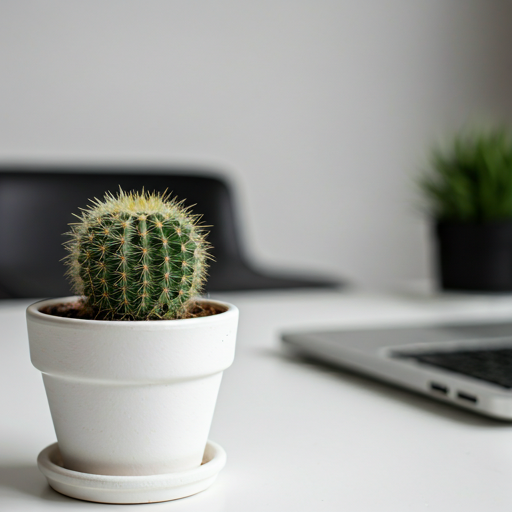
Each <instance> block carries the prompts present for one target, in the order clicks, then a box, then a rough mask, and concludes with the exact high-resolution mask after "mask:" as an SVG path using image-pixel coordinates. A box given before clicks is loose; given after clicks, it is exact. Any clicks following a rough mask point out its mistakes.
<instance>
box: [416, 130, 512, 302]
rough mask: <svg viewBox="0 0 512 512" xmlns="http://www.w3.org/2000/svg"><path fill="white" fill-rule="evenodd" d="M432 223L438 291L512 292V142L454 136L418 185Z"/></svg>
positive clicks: (494, 133) (503, 133) (498, 133)
mask: <svg viewBox="0 0 512 512" xmlns="http://www.w3.org/2000/svg"><path fill="white" fill-rule="evenodd" d="M420 187H421V190H422V192H423V194H424V197H425V198H426V200H427V204H428V209H429V212H430V215H431V216H432V218H433V220H434V223H435V232H436V236H437V260H438V272H439V278H440V284H441V287H442V288H443V289H448V290H466V291H484V292H487V291H489V292H491V291H496V292H499V291H511V290H512V137H511V135H510V133H509V132H508V131H507V130H506V129H503V128H502V129H495V130H490V131H487V132H484V131H482V132H480V133H463V134H461V135H458V136H457V137H456V138H455V139H454V141H453V143H452V144H451V146H450V147H449V148H448V149H444V150H443V149H440V148H436V149H435V150H434V151H433V153H432V158H431V169H430V171H429V172H428V173H426V174H424V175H423V176H422V178H421V180H420Z"/></svg>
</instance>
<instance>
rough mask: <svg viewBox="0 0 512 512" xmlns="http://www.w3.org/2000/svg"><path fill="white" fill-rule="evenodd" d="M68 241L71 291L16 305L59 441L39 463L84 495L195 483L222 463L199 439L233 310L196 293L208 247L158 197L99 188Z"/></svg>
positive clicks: (175, 490) (147, 491)
mask: <svg viewBox="0 0 512 512" xmlns="http://www.w3.org/2000/svg"><path fill="white" fill-rule="evenodd" d="M67 248H68V250H69V256H68V258H67V266H68V274H69V276H70V278H71V280H72V283H73V288H74V291H75V292H76V294H77V295H76V296H74V297H67V298H60V299H51V300H45V301H42V302H38V303H36V304H33V305H32V306H30V307H29V308H28V310H27V323H28V334H29V343H30V354H31V359H32V363H33V364H34V366H35V367H36V368H38V369H39V370H41V372H42V373H43V380H44V384H45V388H46V393H47V396H48V402H49V406H50V410H51V414H52V419H53V422H54V426H55V431H56V435H57V441H58V443H56V444H54V445H52V446H49V447H48V448H46V449H45V450H43V451H42V452H41V454H40V455H39V458H38V464H39V467H40V469H41V470H42V471H43V473H44V474H45V476H46V477H47V479H48V481H49V483H50V485H51V486H52V487H53V488H54V489H56V490H57V491H59V492H61V493H63V494H67V495H69V496H72V497H75V498H80V499H85V500H90V501H100V502H107V503H145V502H151V501H165V500H169V499H175V498H181V497H184V496H188V495H191V494H194V493H196V492H199V491H201V490H204V489H205V488H206V487H208V486H209V485H210V484H211V483H212V482H213V480H214V479H215V477H216V475H217V473H218V472H219V470H220V469H221V468H222V466H223V464H224V461H225V454H224V451H223V450H222V448H221V447H220V446H218V445H216V444H215V443H213V442H211V441H208V439H207V438H208V432H209V429H210V424H211V421H212V417H213V411H214V407H215V402H216V398H217V393H218V390H219V386H220V381H221V378H222V372H223V370H224V369H226V368H227V367H228V366H230V364H231V363H232V361H233V357H234V349H235V338H236V329H237V321H238V310H237V308H236V307H235V306H233V305H231V304H227V303H222V302H218V301H213V300H206V299H201V298H199V297H198V295H199V294H200V291H201V289H202V287H203V285H204V281H205V278H206V263H207V259H208V254H207V249H208V244H207V242H206V241H205V234H204V231H203V229H202V228H201V227H200V226H199V225H198V222H197V217H196V216H194V215H191V214H190V212H189V211H188V210H187V209H185V208H184V207H183V206H182V204H181V203H178V202H177V201H176V200H171V199H169V198H168V197H164V196H161V195H155V194H148V193H144V192H143V193H125V192H123V191H121V192H119V194H118V195H117V196H114V195H112V194H107V195H106V196H105V199H104V201H98V200H95V201H94V202H93V204H92V206H91V207H90V208H88V209H85V210H83V211H82V214H81V215H80V216H79V219H78V222H77V223H76V224H74V225H72V227H71V232H70V240H69V241H68V243H67Z"/></svg>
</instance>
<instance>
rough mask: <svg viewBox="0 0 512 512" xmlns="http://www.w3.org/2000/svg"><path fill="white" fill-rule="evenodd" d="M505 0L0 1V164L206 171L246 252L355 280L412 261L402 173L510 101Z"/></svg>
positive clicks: (507, 109)
mask: <svg viewBox="0 0 512 512" xmlns="http://www.w3.org/2000/svg"><path fill="white" fill-rule="evenodd" d="M511 15H512V3H510V2H505V1H497V2H488V1H485V0H415V1H414V2H410V1H406V0H382V1H380V2H372V3H369V2H355V1H348V0H336V1H327V0H272V1H267V0H260V1H258V2H240V1H234V0H232V1H222V0H220V1H215V2H210V1H204V0H203V1H162V0H155V1H152V2H147V1H133V0H122V1H120V0H110V1H109V2H105V1H99V0H88V1H87V2H79V1H69V0H66V1H64V0H62V1H61V0H47V1H44V2H43V1H25V2H17V1H15V0H2V2H1V3H0V73H1V80H0V163H12V162H31V163H34V162H35V163H47V162H63V163H116V164H118V163H130V164H133V163H155V164H164V165H165V164H173V165H185V166H187V165H190V166H194V165H198V164H199V165H200V166H203V167H204V166H206V167H211V168H212V169H217V170H220V171H222V172H224V173H225V174H226V175H227V177H228V178H229V179H230V180H231V182H232V184H233V187H234V190H235V192H236V207H237V212H238V214H239V216H240V222H241V224H242V225H243V232H242V235H243V241H244V243H245V246H246V249H247V252H248V253H249V254H250V255H251V256H252V258H253V259H254V260H256V261H258V262H259V263H260V264H262V265H268V266H272V267H285V268H287V269H289V270H290V271H291V270H294V269H296V270H301V269H310V270H317V271H318V273H322V274H324V275H325V274H327V275H328V274H331V275H332V276H333V277H336V278H341V279H346V280H349V281H351V282H353V283H357V284H360V285H362V286H365V287H373V288H385V287H389V286H391V285H395V284H396V283H401V282H406V281H413V280H423V279H428V278H429V277H430V275H431V273H432V261H431V252H432V249H431V243H430V234H429V224H428V220H427V219H426V217H425V216H423V215H422V213H421V211H420V208H419V201H418V197H417V192H416V190H415V187H414V179H415V176H416V175H417V173H418V172H419V171H420V170H421V169H422V168H423V167H424V166H425V165H426V161H427V155H428V150H429V148H430V147H431V145H432V144H433V143H435V142H436V141H438V140H439V139H440V138H442V137H443V135H444V134H446V133H451V132H453V131H454V130H457V129H459V128H460V127H463V126H465V125H466V124H467V123H471V122H474V121H478V122H480V121H482V120H483V121H486V120H492V121H496V120H498V121H503V122H507V120H510V119H511V118H512V92H511V91H512V51H511V49H512V32H511V31H510V27H509V20H510V19H511Z"/></svg>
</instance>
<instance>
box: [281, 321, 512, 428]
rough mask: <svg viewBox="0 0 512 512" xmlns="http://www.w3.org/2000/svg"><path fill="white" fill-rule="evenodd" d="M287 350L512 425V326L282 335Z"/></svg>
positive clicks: (413, 328) (376, 329)
mask: <svg viewBox="0 0 512 512" xmlns="http://www.w3.org/2000/svg"><path fill="white" fill-rule="evenodd" d="M282 341H283V343H284V345H285V346H286V347H288V348H289V349H292V350H294V351H298V352H299V353H302V354H304V355H308V356H312V357H314V358H317V359H320V360H323V361H326V362H328V363H331V364H335V365H339V366H341V367H344V368H347V369H350V370H353V371H356V372H359V373H362V374H366V375H368V376H371V377H374V378H377V379H380V380H382V381H386V382H389V383H392V384H395V385H399V386H402V387H405V388H408V389H410V390H413V391H416V392H419V393H422V394H424V395H428V396H430V397H432V398H435V399H438V400H441V401H443V402H447V403H450V404H453V405H456V406H458V407H463V408H465V409H469V410H471V411H474V412H477V413H480V414H484V415H487V416H492V417H494V418H499V419H503V420H509V421H512V323H500V324H494V323H493V324H476V325H469V324H465V325H439V326H428V327H398V328H373V329H350V330H348V329H347V330H341V329H340V330H336V331H317V332H297V333H286V334H283V336H282Z"/></svg>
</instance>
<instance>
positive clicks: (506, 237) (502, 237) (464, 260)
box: [436, 220, 512, 292]
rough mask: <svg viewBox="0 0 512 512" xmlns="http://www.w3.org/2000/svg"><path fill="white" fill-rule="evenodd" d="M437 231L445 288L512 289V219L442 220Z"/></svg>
mask: <svg viewBox="0 0 512 512" xmlns="http://www.w3.org/2000/svg"><path fill="white" fill-rule="evenodd" d="M436 234H437V241H438V244H437V246H438V272H439V277H440V283H441V287H442V288H443V289H445V290H465V291H484V292H507V291H512V220H510V221H508V220H507V221H500V222H487V223H462V222H446V221H444V222H438V223H437V225H436Z"/></svg>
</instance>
